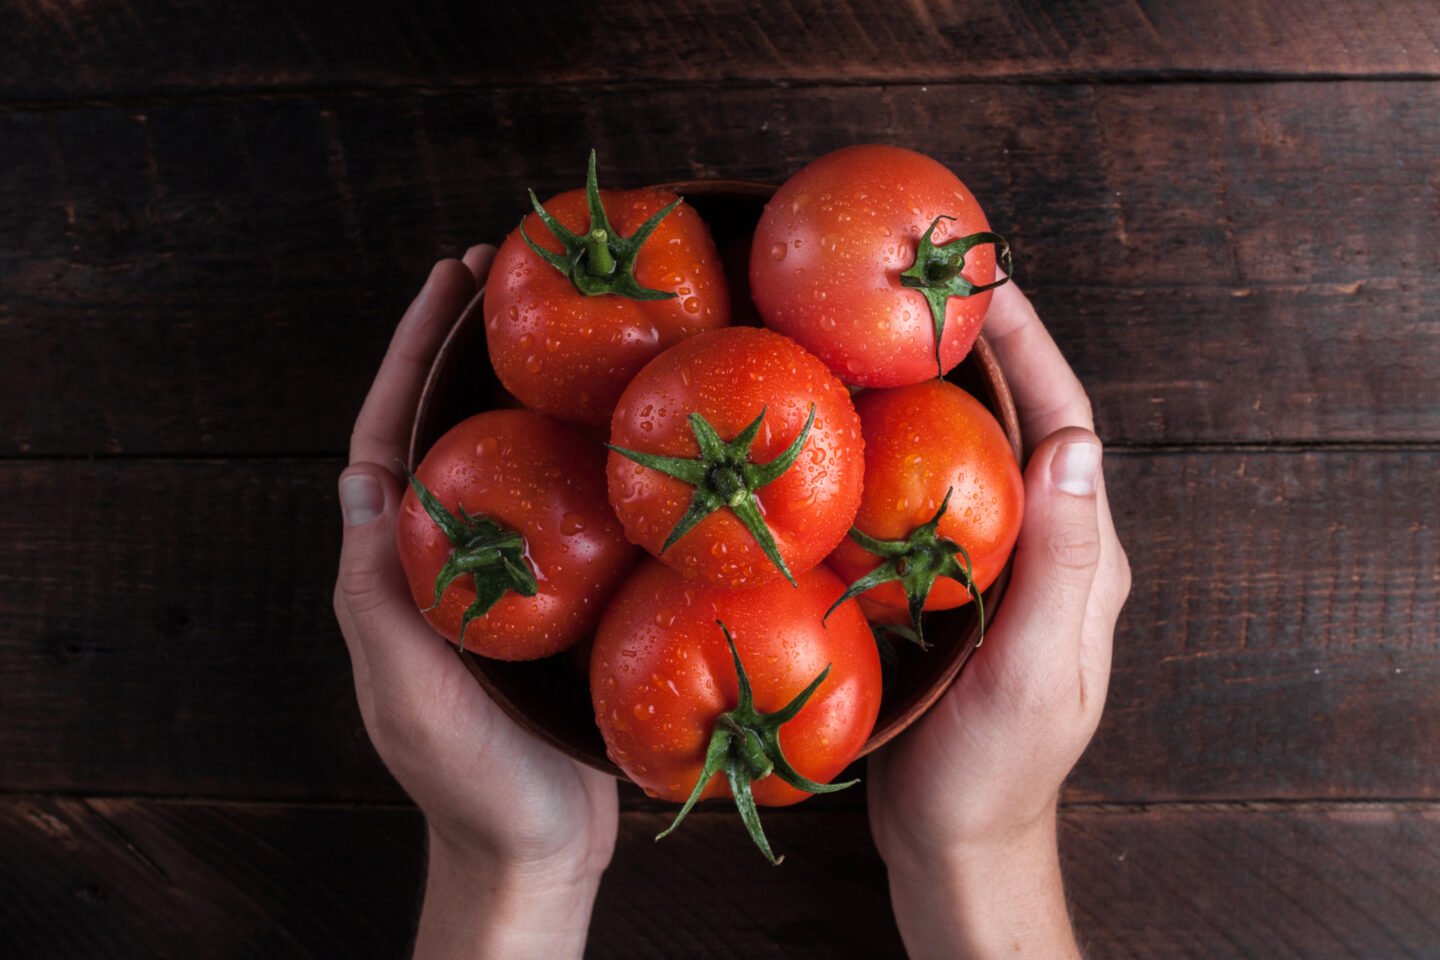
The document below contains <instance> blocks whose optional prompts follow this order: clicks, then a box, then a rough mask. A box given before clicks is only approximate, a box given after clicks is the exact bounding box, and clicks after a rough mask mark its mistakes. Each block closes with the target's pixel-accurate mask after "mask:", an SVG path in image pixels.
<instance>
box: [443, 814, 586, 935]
mask: <svg viewBox="0 0 1440 960" xmlns="http://www.w3.org/2000/svg"><path fill="white" fill-rule="evenodd" d="M429 841H430V847H429V859H428V865H427V868H426V876H425V903H424V908H423V909H422V911H421V917H420V928H419V931H418V933H417V935H416V942H415V957H416V958H417V960H451V958H454V960H460V958H470V957H487V958H488V957H495V958H500V960H504V958H509V957H547V958H549V957H556V958H561V957H579V956H581V954H582V953H583V952H584V948H585V936H586V932H587V930H588V928H589V924H590V912H591V909H592V907H593V906H594V903H595V895H596V893H597V892H598V890H599V888H600V875H601V872H602V871H603V866H602V867H600V868H598V869H595V868H592V867H589V866H587V865H584V864H577V863H571V862H569V861H567V860H554V861H538V862H531V863H518V862H514V861H511V860H507V859H506V858H504V857H501V856H499V855H497V854H495V853H494V852H493V851H489V850H485V849H482V848H477V847H473V846H467V847H461V846H457V845H455V844H453V843H451V842H449V841H447V840H446V839H445V838H444V837H443V836H441V835H439V834H437V833H436V832H435V831H434V830H431V831H430V832H429Z"/></svg>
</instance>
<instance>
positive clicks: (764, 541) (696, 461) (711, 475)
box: [606, 403, 815, 586]
mask: <svg viewBox="0 0 1440 960" xmlns="http://www.w3.org/2000/svg"><path fill="white" fill-rule="evenodd" d="M764 420H765V408H764V407H761V408H760V415H759V416H757V417H756V418H755V419H754V420H752V421H751V422H750V423H749V425H748V426H746V427H745V429H744V430H742V431H740V433H739V434H737V435H736V437H735V439H733V440H730V441H725V440H722V439H720V435H719V434H717V433H716V432H715V428H714V427H712V426H711V425H710V421H708V420H706V419H705V418H704V417H703V416H702V415H701V414H699V413H692V414H690V429H691V430H692V431H693V432H694V434H695V442H696V444H698V445H699V447H700V456H698V457H695V458H693V459H687V458H685V457H668V456H662V455H660V454H656V453H645V452H643V451H640V450H630V449H627V448H626V447H617V446H615V445H614V444H606V446H607V447H609V448H610V449H611V450H614V451H615V452H616V453H618V454H620V455H621V456H622V457H626V458H628V459H630V460H633V461H635V462H636V463H638V464H640V465H641V466H642V467H649V468H650V469H652V470H659V471H660V472H661V473H663V474H666V475H667V476H671V477H674V478H675V479H677V480H680V481H682V482H684V483H687V484H689V485H690V486H691V487H692V488H694V492H693V493H692V494H691V497H690V505H689V507H687V508H686V510H685V513H684V515H683V516H681V518H680V521H679V522H678V523H676V524H675V527H674V529H672V530H671V531H670V535H669V536H668V537H666V538H665V545H664V546H662V547H661V548H660V552H661V553H662V554H663V553H665V551H666V550H669V549H670V548H671V547H672V546H674V545H675V542H676V541H677V540H679V539H680V538H681V537H683V536H685V534H687V533H689V532H690V531H691V530H692V529H694V527H695V525H696V524H698V523H699V522H700V521H701V520H704V519H705V518H706V517H708V516H710V514H712V513H714V512H715V511H716V510H719V509H721V508H722V507H728V508H729V509H730V512H731V513H733V514H734V515H735V518H736V519H737V520H739V521H740V522H741V523H742V524H744V526H745V529H747V530H749V531H750V534H751V536H753V537H754V538H755V541H756V542H757V543H758V544H759V545H760V549H761V550H762V551H764V553H765V556H766V557H768V558H769V559H770V562H771V563H773V564H775V567H776V569H778V570H779V571H780V572H781V573H782V574H784V575H785V579H786V580H789V581H790V585H791V586H795V577H794V576H792V575H791V573H790V568H789V567H788V566H786V564H785V559H784V558H783V557H782V556H780V548H779V546H778V545H777V544H776V543H775V535H774V534H772V533H771V532H770V527H769V525H768V524H766V522H765V518H764V516H763V515H762V514H761V512H760V504H759V502H758V501H757V500H756V499H755V491H757V490H759V489H760V488H761V487H764V486H766V485H767V484H770V483H773V482H775V481H776V480H778V479H779V478H780V477H781V475H782V474H784V473H785V471H786V470H789V469H790V467H791V466H792V465H793V464H794V463H795V460H796V459H797V458H798V457H799V456H800V451H801V449H802V448H803V447H804V446H805V439H806V438H807V437H808V436H809V435H810V428H811V427H813V426H814V425H815V404H813V403H812V404H810V414H809V416H808V417H807V418H806V420H805V426H804V427H802V428H801V430H800V432H799V433H798V434H796V435H795V439H794V440H792V441H791V442H790V445H789V446H788V447H786V448H785V450H784V451H783V452H781V454H780V455H779V456H777V457H776V458H775V459H773V460H771V461H770V462H769V463H763V464H762V463H753V462H752V461H751V460H750V446H751V444H753V443H754V442H755V436H756V434H758V433H759V432H760V424H761V423H762V422H763V421H764Z"/></svg>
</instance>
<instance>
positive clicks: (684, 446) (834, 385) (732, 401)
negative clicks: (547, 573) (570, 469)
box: [607, 327, 864, 587]
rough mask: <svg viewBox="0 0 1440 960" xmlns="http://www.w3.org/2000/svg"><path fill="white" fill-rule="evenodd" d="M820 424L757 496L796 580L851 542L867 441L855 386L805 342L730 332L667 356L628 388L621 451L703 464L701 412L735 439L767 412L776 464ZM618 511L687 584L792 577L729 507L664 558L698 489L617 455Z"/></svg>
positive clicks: (757, 445) (764, 450) (764, 439)
mask: <svg viewBox="0 0 1440 960" xmlns="http://www.w3.org/2000/svg"><path fill="white" fill-rule="evenodd" d="M812 404H813V405H814V407H815V412H816V416H815V422H814V425H813V427H812V429H811V431H810V434H809V436H808V437H807V439H806V442H805V445H804V447H803V448H802V449H801V451H800V455H799V457H798V459H797V460H796V461H795V463H794V464H793V465H792V466H791V468H790V469H789V470H788V471H786V472H785V473H784V474H782V475H781V476H780V478H779V479H778V480H775V481H774V482H773V483H770V484H768V485H766V486H764V487H761V488H760V489H759V490H757V491H756V492H755V497H756V500H757V501H758V502H759V505H760V509H761V512H762V513H763V514H764V517H765V520H766V523H767V524H768V526H769V528H770V531H771V533H772V534H773V536H774V538H775V542H776V545H777V546H778V548H779V552H780V554H781V556H782V557H783V558H784V560H785V562H786V564H787V565H788V566H789V568H790V571H791V573H792V574H793V575H795V576H797V577H798V576H799V575H800V574H801V573H802V572H804V571H805V570H808V569H810V568H811V567H813V566H815V565H816V564H818V563H820V562H821V561H822V560H823V559H824V558H825V557H826V555H827V554H829V552H830V551H831V550H832V549H834V547H835V545H836V544H837V543H839V542H840V540H841V539H842V538H844V536H845V534H846V532H847V531H848V530H849V528H850V523H851V520H852V518H853V517H854V516H855V511H856V509H857V508H858V507H859V504H860V493H861V483H862V478H863V473H864V458H863V450H864V441H863V440H862V438H861V433H860V420H859V418H858V417H857V416H856V415H855V408H854V405H853V404H852V403H851V401H850V395H849V393H848V391H846V389H845V387H844V385H843V384H841V383H840V382H839V381H838V380H836V379H835V378H834V377H833V376H832V375H831V374H830V372H829V370H828V369H826V367H825V365H824V364H823V363H821V362H820V361H819V360H818V359H816V358H815V357H814V356H812V355H811V354H809V353H807V352H806V351H805V350H803V349H802V348H801V347H799V346H798V345H796V344H795V343H794V342H793V341H791V340H788V339H787V338H785V337H782V336H780V335H779V334H776V333H773V332H771V331H769V330H763V329H757V328H753V327H730V328H727V329H724V330H717V331H712V332H710V333H704V334H700V335H699V336H696V337H692V338H690V339H688V340H686V341H684V342H682V343H680V344H679V345H677V346H675V347H672V348H671V349H670V350H668V351H666V352H665V353H663V354H661V355H660V356H659V357H657V358H656V359H655V360H654V361H652V362H651V363H650V364H649V365H648V366H646V367H645V369H644V370H642V371H641V372H640V373H639V374H637V375H636V377H635V379H634V380H633V381H632V382H631V383H630V386H629V387H627V388H626V390H625V393H624V394H623V395H622V396H621V398H620V402H619V403H618V404H617V405H616V408H615V415H614V417H613V418H612V420H611V427H610V442H611V444H612V445H614V446H618V447H625V448H630V449H635V450H640V451H644V452H646V453H653V454H661V455H665V456H673V457H686V458H693V457H696V456H697V455H698V454H699V446H698V444H697V442H696V440H695V435H694V432H693V429H692V427H691V424H690V421H689V419H688V418H689V415H690V414H691V413H699V414H700V415H701V416H703V417H704V418H705V419H706V420H707V421H709V423H710V424H711V425H712V426H713V427H714V428H715V430H716V432H717V433H718V434H719V435H720V436H721V437H722V438H723V439H726V440H729V439H731V438H733V437H735V436H736V435H737V434H739V433H740V432H741V431H742V430H743V429H744V428H745V427H746V426H747V425H748V424H749V423H750V422H751V421H753V420H754V419H755V417H756V416H757V415H759V414H760V412H761V410H762V409H763V410H764V411H765V420H764V423H763V425H762V427H761V429H760V432H759V434H758V435H757V437H756V439H755V442H754V445H753V446H752V448H751V456H752V459H753V461H754V462H755V463H759V464H764V463H768V462H769V461H771V460H772V459H774V458H775V457H777V456H778V455H780V454H781V453H782V452H783V451H784V450H785V448H786V447H787V446H788V445H789V444H790V442H791V441H792V440H794V439H795V437H796V436H797V435H799V433H800V432H801V431H802V429H803V428H804V424H805V422H806V419H807V416H808V414H809V410H810V406H811V405H812ZM607 470H608V475H609V495H610V503H611V506H613V507H614V509H615V513H616V515H617V516H618V517H619V518H620V522H621V523H622V524H623V525H624V527H625V534H626V536H627V537H629V538H630V540H631V541H632V542H634V543H638V544H640V545H641V546H643V547H644V548H645V549H646V550H648V551H649V552H650V553H651V554H652V555H655V556H659V557H660V559H661V560H663V561H664V562H665V563H667V564H669V565H670V566H672V567H674V568H675V569H677V570H679V571H680V572H681V573H682V574H683V575H684V576H686V577H687V578H692V579H697V578H698V579H703V580H706V581H709V582H712V583H717V584H721V585H725V586H730V587H743V586H754V585H757V584H761V583H767V582H770V581H772V580H776V579H780V578H781V577H782V574H781V573H780V571H779V570H778V569H777V568H776V567H775V565H774V564H773V563H772V562H771V561H770V559H769V558H768V557H766V555H765V553H764V550H763V549H762V548H761V546H760V544H759V542H758V541H757V540H756V538H755V537H754V535H753V534H752V533H751V532H750V531H749V530H748V529H746V527H745V526H744V525H743V524H742V523H741V521H740V520H739V519H737V517H736V516H735V515H734V514H733V513H732V512H731V511H730V510H728V509H724V508H722V509H720V510H717V511H715V512H714V513H712V514H710V515H709V516H708V517H706V518H705V519H703V520H701V521H700V523H699V524H698V525H697V526H695V527H694V528H693V529H692V530H690V531H689V532H688V533H686V534H685V535H684V536H682V537H681V538H680V539H679V540H678V541H676V542H675V543H674V544H673V545H671V547H670V548H669V549H668V550H665V551H664V552H663V554H662V553H661V548H662V547H663V546H664V544H665V541H666V538H667V537H668V536H669V534H670V532H671V531H672V530H673V529H674V528H675V525H676V524H677V523H678V522H679V521H680V519H681V517H682V516H683V515H684V514H685V511H686V509H687V507H688V506H689V504H690V500H691V497H692V488H691V487H689V486H688V485H687V484H685V483H683V482H681V481H680V480H677V479H675V478H674V477H670V476H667V475H665V474H663V473H661V472H659V471H657V470H654V469H651V468H649V467H644V466H641V465H640V464H638V463H635V462H633V461H632V460H629V459H626V458H625V457H624V456H623V455H621V454H619V453H616V452H615V451H613V450H612V451H611V453H610V459H609V464H608V468H607Z"/></svg>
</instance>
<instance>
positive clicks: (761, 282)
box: [750, 144, 995, 387]
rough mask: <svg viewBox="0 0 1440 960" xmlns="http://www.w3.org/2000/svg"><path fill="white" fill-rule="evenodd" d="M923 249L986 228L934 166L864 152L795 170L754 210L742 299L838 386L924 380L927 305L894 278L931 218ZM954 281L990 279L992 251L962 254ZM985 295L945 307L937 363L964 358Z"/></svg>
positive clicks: (888, 151) (930, 351) (907, 154)
mask: <svg viewBox="0 0 1440 960" xmlns="http://www.w3.org/2000/svg"><path fill="white" fill-rule="evenodd" d="M941 216H948V217H954V218H955V219H954V220H941V221H940V222H939V224H938V225H937V226H936V229H935V234H934V237H933V241H934V243H936V244H937V245H943V244H944V243H945V242H946V241H948V240H953V239H957V238H959V237H964V236H968V235H970V234H974V233H980V232H983V231H987V230H989V229H990V225H989V221H987V220H986V218H985V213H984V211H982V210H981V209H980V204H979V203H978V202H977V201H976V199H975V197H974V195H973V194H971V192H970V190H969V188H967V187H966V186H965V184H963V183H962V182H961V181H960V179H959V178H958V177H956V176H955V174H953V173H951V172H950V171H949V170H948V169H947V168H945V167H944V166H943V165H941V164H940V163H938V162H937V161H935V160H933V159H931V158H929V157H927V156H925V155H923V154H919V153H916V152H914V151H913V150H906V149H904V148H901V147H892V146H883V145H879V144H866V145H860V146H854V147H846V148H844V149H841V150H836V151H835V152H833V153H829V154H826V155H825V156H823V157H820V158H819V159H817V160H815V161H813V162H812V163H810V164H809V165H808V166H806V167H803V168H802V169H801V170H799V171H798V172H797V173H795V175H794V176H792V177H791V178H790V179H789V180H787V181H785V183H784V184H783V185H782V186H781V187H780V189H779V190H778V191H776V193H775V196H774V197H773V198H771V200H770V202H769V203H767V204H766V205H765V212H764V214H763V215H762V216H761V218H760V223H759V225H758V226H757V227H756V228H755V241H754V244H753V245H752V247H751V250H750V288H751V296H752V297H753V298H754V300H755V305H756V307H758V308H759V311H760V315H761V317H763V318H764V321H765V325H766V326H768V327H770V328H771V329H772V330H776V331H778V332H780V333H783V334H785V335H786V336H788V337H791V338H793V339H794V340H795V341H796V342H798V343H799V344H800V345H801V346H803V347H805V348H806V349H807V350H809V351H810V352H811V353H814V354H815V355H816V356H818V357H819V358H820V359H821V360H823V361H825V363H826V364H827V365H828V366H829V367H830V369H831V370H832V371H833V372H834V373H835V375H836V376H837V377H839V378H840V379H841V380H843V381H844V382H845V383H846V384H849V385H850V386H862V387H898V386H904V385H906V384H911V383H918V382H920V381H921V380H925V379H927V378H932V377H934V376H935V375H936V368H935V329H934V321H933V318H932V315H931V312H930V307H929V304H928V303H927V302H926V300H925V297H924V296H923V295H922V294H921V293H920V292H919V291H917V290H912V289H907V288H906V287H904V286H903V285H902V284H901V282H900V274H901V273H902V272H903V271H904V270H906V269H908V268H909V267H910V266H911V265H912V264H913V263H914V262H915V252H916V248H917V246H918V243H919V240H920V238H921V237H922V236H923V235H924V233H925V231H926V230H928V229H929V228H930V225H931V223H933V222H934V221H935V218H936V217H941ZM962 274H963V276H964V277H965V278H966V279H967V280H969V281H970V282H971V283H974V284H976V285H982V284H987V283H990V282H991V281H993V280H994V279H995V249H994V248H993V247H992V246H989V245H981V246H977V247H975V248H974V249H972V250H971V251H970V252H969V253H968V254H967V256H966V259H965V268H964V270H963V271H962ZM989 305H990V292H989V291H984V292H981V293H977V294H975V295H973V296H970V297H952V298H950V299H949V300H948V301H947V303H946V308H945V326H944V334H943V337H942V339H941V349H940V359H941V366H942V367H943V368H944V370H946V371H949V370H950V369H952V368H953V367H955V365H956V364H958V363H959V362H960V361H961V360H962V359H964V357H965V355H966V354H967V353H969V351H970V347H971V345H972V344H973V343H974V342H975V337H976V336H977V335H978V334H979V332H980V327H981V326H982V324H983V323H984V320H985V311H986V310H987V309H988V307H989Z"/></svg>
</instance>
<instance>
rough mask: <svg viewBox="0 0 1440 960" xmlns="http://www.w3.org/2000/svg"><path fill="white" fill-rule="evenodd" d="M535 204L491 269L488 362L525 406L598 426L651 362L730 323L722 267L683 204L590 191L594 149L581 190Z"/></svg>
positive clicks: (652, 194) (642, 193)
mask: <svg viewBox="0 0 1440 960" xmlns="http://www.w3.org/2000/svg"><path fill="white" fill-rule="evenodd" d="M531 196H532V199H533V197H534V195H533V194H532V195H531ZM672 204H674V206H673V208H672V209H668V212H667V208H670V207H671V205H672ZM535 206H536V210H535V211H534V212H531V213H529V214H528V215H526V217H525V219H524V220H523V221H522V222H521V224H520V227H519V228H518V229H516V230H515V231H514V232H513V233H511V234H510V235H509V236H508V237H506V238H505V242H504V243H503V244H501V246H500V249H499V251H498V252H497V253H496V255H495V262H494V265H493V266H492V267H491V268H490V279H489V283H488V284H487V285H486V288H485V303H484V316H485V333H486V339H487V342H488V344H489V349H490V362H491V364H492V365H493V366H494V368H495V372H496V374H497V375H498V376H499V378H500V381H501V383H503V384H504V386H505V389H507V390H509V391H510V392H511V393H512V394H514V395H515V396H516V397H517V398H519V400H520V401H521V402H522V403H524V404H525V405H526V406H527V407H529V408H530V409H532V410H536V411H539V412H540V413H545V414H548V415H550V416H554V417H559V418H560V419H563V420H569V421H572V422H575V423H583V424H589V425H594V426H601V425H604V424H605V423H606V422H608V421H609V418H610V413H611V411H612V410H614V409H615V401H616V400H617V399H618V398H619V396H620V393H621V391H623V390H624V389H625V385H626V384H627V383H629V382H630V379H631V377H633V376H634V375H635V373H636V372H637V371H638V370H639V369H640V368H641V367H643V366H644V365H645V364H646V363H648V362H649V361H650V360H651V359H652V358H654V357H655V356H656V355H658V354H659V353H661V352H662V351H664V350H665V349H666V348H667V347H670V346H672V345H673V344H675V343H678V342H679V341H681V340H683V339H685V338H686V337H689V336H692V335H693V334H696V333H700V332H702V331H705V330H712V329H715V328H716V327H722V326H726V325H727V324H729V322H730V294H729V290H728V288H727V286H726V282H725V273H724V268H723V265H722V263H721V260H720V255H719V253H718V252H717V251H716V248H715V242H714V240H713V239H712V238H711V236H710V229H709V227H708V226H706V224H705V222H704V221H703V220H701V218H700V215H699V214H697V213H696V212H695V210H694V208H693V207H691V206H690V205H688V204H686V203H685V202H683V201H682V200H681V199H680V198H679V197H677V196H676V195H675V194H673V193H668V192H665V191H662V190H657V189H641V190H618V191H611V190H600V189H599V188H598V186H596V185H595V181H594V157H593V154H592V157H591V167H590V176H589V178H588V183H587V189H585V190H571V191H568V192H565V193H561V194H559V195H558V196H555V197H552V198H551V199H549V200H547V201H546V202H545V203H544V204H540V203H539V202H538V201H536V202H535ZM657 217H658V220H657V219H656V218H657ZM597 233H598V234H599V235H600V236H598V237H596V234H597Z"/></svg>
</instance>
